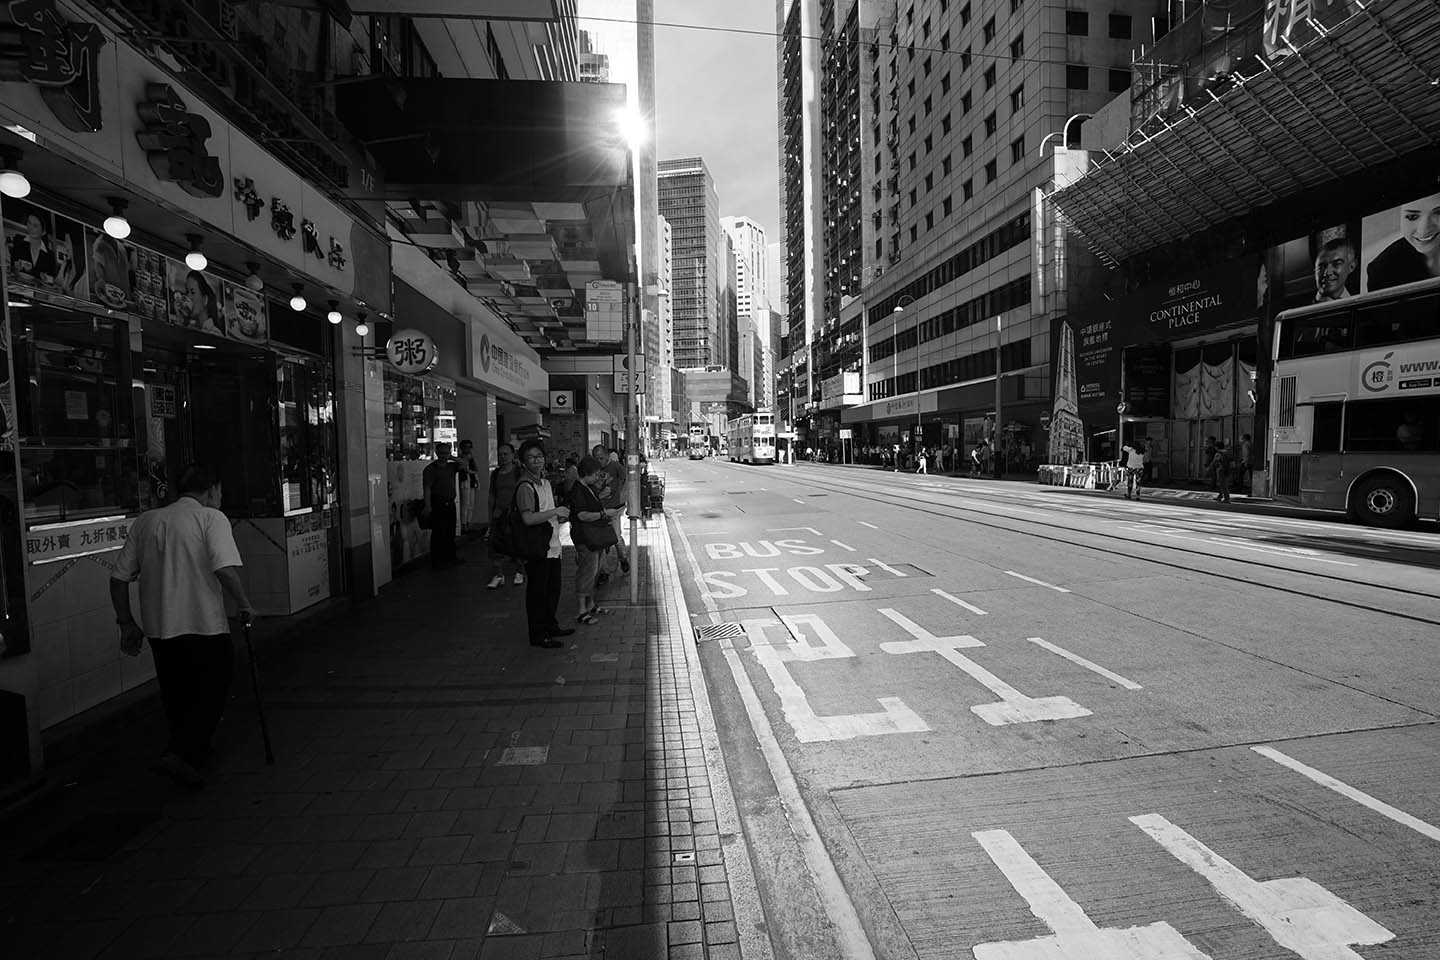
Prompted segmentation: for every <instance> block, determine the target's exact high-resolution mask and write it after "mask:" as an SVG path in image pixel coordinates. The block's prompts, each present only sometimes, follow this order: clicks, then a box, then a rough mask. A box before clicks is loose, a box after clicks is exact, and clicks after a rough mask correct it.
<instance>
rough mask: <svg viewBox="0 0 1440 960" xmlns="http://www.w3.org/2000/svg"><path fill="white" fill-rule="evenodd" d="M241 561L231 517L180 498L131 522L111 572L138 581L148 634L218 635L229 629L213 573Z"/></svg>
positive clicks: (164, 636) (142, 619) (143, 624)
mask: <svg viewBox="0 0 1440 960" xmlns="http://www.w3.org/2000/svg"><path fill="white" fill-rule="evenodd" d="M241 565H242V564H241V561H240V550H239V549H238V548H237V547H236V546H235V535H234V534H233V533H232V532H231V530H230V518H229V517H227V516H225V514H223V513H221V512H220V511H219V510H216V509H215V508H214V507H207V506H205V505H203V504H202V503H200V501H198V500H196V499H195V498H194V497H181V498H180V499H179V500H177V501H175V502H174V503H172V504H170V505H169V506H168V507H160V508H158V509H156V510H148V511H146V512H145V513H142V514H141V515H140V516H139V517H138V518H137V519H136V520H135V522H134V523H133V524H131V525H130V535H129V536H128V537H127V538H126V540H125V546H123V547H121V548H120V555H119V556H118V557H117V558H116V559H115V572H114V574H112V576H114V578H115V579H116V580H123V581H125V582H126V583H131V582H133V581H135V580H137V579H138V580H139V581H140V617H139V622H140V626H141V628H142V629H144V631H145V635H146V636H147V637H159V638H160V639H168V638H170V637H178V636H181V635H183V634H202V635H205V636H214V635H216V634H222V633H229V632H230V625H229V623H227V622H226V620H225V595H224V593H223V591H222V590H221V587H220V580H219V578H218V577H216V576H215V572H216V571H217V570H221V569H224V568H225V567H238V566H241Z"/></svg>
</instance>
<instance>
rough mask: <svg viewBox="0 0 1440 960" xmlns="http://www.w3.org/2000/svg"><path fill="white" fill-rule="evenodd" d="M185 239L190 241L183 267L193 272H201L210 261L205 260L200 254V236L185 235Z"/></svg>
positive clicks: (195, 234)
mask: <svg viewBox="0 0 1440 960" xmlns="http://www.w3.org/2000/svg"><path fill="white" fill-rule="evenodd" d="M185 239H186V240H189V241H190V252H189V253H187V254H185V266H187V267H189V268H190V269H191V270H195V271H201V270H204V269H205V268H206V267H208V266H210V261H209V260H207V259H206V258H205V254H203V253H201V252H200V240H201V237H200V234H198V233H187V234H185Z"/></svg>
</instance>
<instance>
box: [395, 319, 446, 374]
mask: <svg viewBox="0 0 1440 960" xmlns="http://www.w3.org/2000/svg"><path fill="white" fill-rule="evenodd" d="M385 354H386V356H388V357H389V358H390V364H391V365H392V366H393V367H394V368H395V369H396V370H399V371H400V372H401V373H405V374H410V375H412V376H414V375H416V374H421V373H424V372H425V371H427V370H429V369H430V368H431V367H433V366H435V363H436V361H438V360H439V359H440V356H439V354H438V353H436V352H435V341H434V340H432V339H431V338H430V335H429V334H428V333H425V332H423V331H420V330H413V329H406V330H400V331H398V332H397V333H396V334H395V335H394V336H392V337H391V338H390V340H389V341H388V342H387V343H386V344H385Z"/></svg>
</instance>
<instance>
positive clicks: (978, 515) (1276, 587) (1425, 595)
mask: <svg viewBox="0 0 1440 960" xmlns="http://www.w3.org/2000/svg"><path fill="white" fill-rule="evenodd" d="M784 480H785V481H787V482H789V483H793V484H796V485H799V486H807V487H812V488H815V489H820V490H826V491H829V492H833V493H839V494H843V495H846V496H851V497H854V498H856V499H859V500H866V501H869V502H872V503H877V504H883V505H887V506H892V507H894V506H898V507H903V508H905V509H908V510H911V511H913V512H916V513H921V514H926V515H929V516H933V517H936V518H941V519H947V520H961V521H963V522H966V523H971V524H974V525H976V526H981V527H985V528H987V529H991V530H997V531H1002V532H1005V533H1010V534H1017V535H1020V536H1026V537H1033V538H1035V539H1038V540H1043V541H1046V542H1050V543H1054V544H1057V545H1063V546H1069V547H1075V548H1079V549H1082V550H1089V551H1092V552H1094V553H1099V554H1103V555H1105V556H1113V557H1123V558H1126V559H1129V560H1136V559H1139V560H1143V561H1144V562H1145V563H1150V564H1154V565H1155V566H1159V567H1165V568H1169V569H1173V570H1180V571H1184V572H1186V573H1189V574H1202V575H1204V576H1208V577H1212V578H1214V579H1218V580H1224V581H1228V582H1231V583H1240V584H1246V585H1253V586H1259V587H1263V588H1265V589H1267V590H1273V591H1276V592H1279V593H1283V594H1286V595H1288V596H1293V597H1306V598H1309V599H1312V600H1321V601H1324V602H1326V603H1332V604H1338V605H1340V606H1344V607H1348V608H1351V609H1355V610H1362V611H1366V612H1370V613H1376V614H1382V615H1385V616H1390V617H1397V618H1399V619H1402V620H1409V621H1412V622H1415V623H1423V624H1428V625H1430V626H1435V627H1440V609H1437V613H1436V614H1434V615H1425V614H1423V613H1417V612H1411V611H1407V610H1403V609H1397V608H1396V607H1394V606H1388V607H1387V606H1384V605H1382V604H1380V603H1376V602H1364V601H1361V600H1352V599H1345V598H1343V597H1337V596H1336V595H1335V594H1334V593H1326V592H1316V591H1311V590H1305V589H1301V588H1299V587H1296V586H1291V585H1287V584H1283V583H1276V582H1272V581H1268V580H1264V579H1255V578H1252V577H1246V576H1242V575H1240V574H1238V573H1227V572H1224V571H1222V570H1215V569H1208V568H1205V567H1201V566H1197V565H1195V564H1194V563H1188V562H1184V561H1181V560H1177V559H1173V555H1174V554H1176V553H1179V554H1183V555H1185V556H1188V557H1192V558H1197V559H1203V560H1208V561H1214V562H1225V563H1231V564H1239V565H1241V566H1242V567H1244V568H1246V569H1250V570H1269V571H1275V572H1278V573H1283V574H1287V575H1290V576H1298V577H1308V578H1312V579H1316V580H1322V581H1326V582H1328V583H1332V584H1335V585H1342V584H1343V585H1345V586H1348V587H1356V588H1363V589H1367V590H1375V591H1382V592H1383V594H1384V595H1387V596H1392V597H1396V598H1397V599H1398V598H1405V599H1406V600H1408V601H1413V600H1417V599H1418V600H1425V601H1430V602H1431V603H1432V604H1434V605H1436V606H1437V607H1440V601H1437V599H1436V593H1435V591H1427V590H1416V589H1411V588H1408V587H1399V586H1387V585H1384V584H1378V583H1372V582H1368V581H1363V580H1355V579H1352V578H1349V577H1344V576H1339V575H1336V574H1330V573H1325V572H1321V571H1310V570H1297V569H1295V568H1294V567H1287V566H1281V565H1280V564H1277V563H1269V562H1266V561H1265V560H1263V559H1261V558H1258V557H1244V556H1231V555H1224V556H1221V555H1218V554H1215V553H1211V552H1207V551H1205V550H1198V549H1195V548H1192V547H1187V546H1185V545H1184V543H1183V541H1173V542H1172V541H1167V542H1166V543H1165V544H1164V545H1163V546H1162V545H1159V544H1156V543H1154V542H1151V541H1148V540H1143V539H1139V538H1136V537H1128V536H1124V535H1123V534H1122V533H1121V532H1117V531H1103V530H1078V529H1074V528H1057V527H1056V525H1055V524H1054V523H1052V522H1047V521H1042V520H1030V519H1026V518H1024V517H1013V516H1003V517H1002V516H996V514H994V513H991V512H989V511H987V510H983V509H977V508H975V507H972V506H968V505H965V504H947V503H937V502H935V501H933V500H926V499H924V498H923V497H921V496H919V495H916V494H910V493H907V492H905V491H904V490H903V488H901V487H893V486H892V487H891V490H893V491H894V492H893V493H892V492H889V491H887V493H886V494H883V495H882V494H880V493H878V492H877V491H875V490H874V488H867V487H864V486H858V485H854V484H850V483H846V482H844V481H841V480H838V479H837V478H834V477H827V476H824V475H820V474H808V475H806V476H804V478H803V479H801V478H797V477H792V476H786V477H784ZM927 492H928V491H927ZM940 496H965V493H964V492H963V491H958V490H957V491H956V492H955V493H954V494H953V495H952V494H940ZM995 509H996V510H997V511H1003V510H1005V509H1006V505H1005V504H1003V503H999V502H997V503H996V504H995ZM1022 509H1026V510H1027V511H1028V510H1029V509H1030V505H1026V507H1024V508H1022ZM1035 509H1044V508H1043V507H1040V506H1038V505H1036V506H1035ZM1001 520H1005V521H1007V522H1006V523H1001V522H999V521H1001ZM1136 522H1137V523H1149V522H1154V521H1153V520H1152V519H1151V518H1148V517H1147V518H1137V520H1136ZM1010 523H1013V524H1017V525H1025V527H1024V528H1020V529H1017V527H1016V526H1010V525H1009V524H1010ZM1057 529H1064V530H1066V531H1068V532H1069V533H1072V534H1075V535H1077V536H1079V537H1086V538H1098V539H1100V540H1102V541H1114V545H1106V544H1104V543H1094V542H1085V541H1084V540H1080V539H1072V538H1070V537H1065V536H1060V535H1058V533H1057ZM907 539H912V540H918V539H919V538H916V537H907ZM929 545H930V546H932V547H938V546H945V545H944V544H929ZM1437 545H1440V544H1437ZM1217 546H1219V544H1217ZM1140 551H1144V553H1143V555H1142V554H1141V552H1140ZM1167 554H1168V555H1169V556H1167ZM1437 580H1440V577H1437ZM1320 589H1323V588H1318V587H1317V590H1320ZM1437 636H1440V635H1437Z"/></svg>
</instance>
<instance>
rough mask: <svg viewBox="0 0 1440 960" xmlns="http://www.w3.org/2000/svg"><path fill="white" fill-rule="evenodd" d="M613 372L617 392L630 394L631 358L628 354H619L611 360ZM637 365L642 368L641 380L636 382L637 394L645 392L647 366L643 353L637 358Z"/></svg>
mask: <svg viewBox="0 0 1440 960" xmlns="http://www.w3.org/2000/svg"><path fill="white" fill-rule="evenodd" d="M610 364H611V371H612V373H614V375H615V392H616V393H629V392H630V358H629V356H627V355H626V354H623V353H617V354H615V355H614V356H613V357H611V358H610ZM635 365H636V366H637V367H639V368H640V378H639V379H638V380H636V381H635V392H636V393H644V392H645V381H646V380H647V379H648V378H647V377H646V375H645V374H646V369H647V368H646V365H645V355H644V354H643V353H641V354H637V355H636V356H635Z"/></svg>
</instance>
